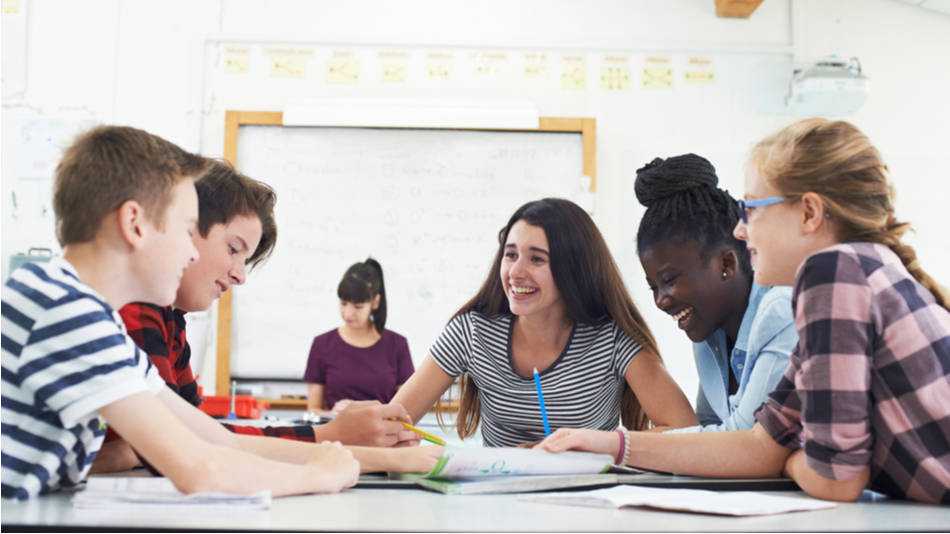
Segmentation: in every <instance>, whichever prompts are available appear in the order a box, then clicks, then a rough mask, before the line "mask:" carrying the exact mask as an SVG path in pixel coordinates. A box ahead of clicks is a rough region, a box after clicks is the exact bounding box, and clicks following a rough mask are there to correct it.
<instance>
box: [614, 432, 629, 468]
mask: <svg viewBox="0 0 950 534" xmlns="http://www.w3.org/2000/svg"><path fill="white" fill-rule="evenodd" d="M617 434H619V435H620V448H619V449H617V461H616V462H615V465H626V464H627V458H628V457H629V456H630V443H629V442H628V441H627V433H626V432H625V431H624V429H622V428H618V429H617Z"/></svg>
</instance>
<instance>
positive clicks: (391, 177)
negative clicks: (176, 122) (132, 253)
mask: <svg viewBox="0 0 950 534" xmlns="http://www.w3.org/2000/svg"><path fill="white" fill-rule="evenodd" d="M237 167H238V168H239V169H240V170H241V172H243V173H245V174H247V175H248V176H251V177H253V178H255V179H258V180H262V181H264V182H267V183H268V184H270V185H271V186H272V187H273V188H274V189H275V191H276V192H277V206H276V218H277V230H278V238H277V246H276V247H275V250H274V253H273V255H272V256H271V258H270V259H268V260H267V261H266V262H265V263H264V264H262V265H260V266H258V268H257V269H255V270H254V271H252V272H251V273H250V274H249V275H248V279H247V283H246V284H245V285H244V286H239V287H235V288H234V290H233V296H232V304H231V365H230V370H231V375H232V376H234V377H236V378H245V379H247V378H254V379H266V378H279V379H301V378H302V377H303V373H304V368H305V367H306V363H307V357H308V354H309V350H310V344H311V342H312V341H313V338H314V337H315V336H316V335H319V334H321V333H323V332H326V331H327V330H330V329H332V328H335V327H337V326H339V325H340V324H342V320H341V319H340V316H339V311H338V310H339V299H338V298H337V296H336V287H337V284H338V283H339V281H340V278H341V277H342V276H343V272H344V271H345V270H346V268H347V267H349V266H350V265H351V264H353V263H355V262H357V261H363V260H365V259H366V257H367V256H368V255H372V256H373V257H374V258H376V259H377V260H379V262H380V263H381V264H382V266H383V273H384V277H385V285H386V296H387V299H388V302H389V304H388V318H387V322H386V328H387V329H390V330H394V331H396V332H398V333H400V334H402V335H404V336H406V338H407V339H408V341H409V348H410V351H411V353H412V359H413V362H414V363H415V364H416V365H417V366H418V364H419V363H421V361H422V360H423V359H424V358H425V356H426V354H427V353H428V350H429V347H430V346H431V345H432V343H433V342H434V341H435V339H436V338H437V337H438V335H439V333H440V332H441V331H442V328H443V327H444V326H445V324H446V322H447V321H448V320H449V318H450V317H451V316H452V314H453V313H454V312H455V311H456V310H458V308H460V307H461V306H462V304H464V303H465V302H467V301H468V299H470V298H471V297H472V296H474V295H475V292H476V291H477V290H478V288H479V287H480V284H481V282H482V281H483V280H484V279H485V276H487V274H488V270H489V269H490V268H491V263H492V260H493V259H494V254H495V252H496V250H497V246H498V231H499V230H500V229H501V228H502V227H503V226H504V225H505V224H506V223H507V221H508V218H509V217H510V216H511V214H512V213H514V211H515V210H516V209H517V208H518V207H519V206H520V205H522V204H524V203H525V202H527V201H530V200H535V199H539V198H542V197H549V196H557V197H563V198H570V199H577V198H578V197H579V195H580V194H581V193H582V191H584V190H585V189H584V186H585V183H584V182H585V181H584V179H583V178H582V172H583V171H582V169H583V151H582V136H581V134H580V133H560V132H505V131H470V130H419V129H388V128H387V129H382V128H379V129H374V128H327V127H285V126H257V125H242V126H240V128H239V130H238V143H237Z"/></svg>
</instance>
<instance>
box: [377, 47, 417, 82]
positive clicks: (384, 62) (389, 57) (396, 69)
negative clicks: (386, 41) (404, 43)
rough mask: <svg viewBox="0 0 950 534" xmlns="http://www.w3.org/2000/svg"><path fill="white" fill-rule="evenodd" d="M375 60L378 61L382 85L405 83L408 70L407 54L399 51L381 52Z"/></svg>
mask: <svg viewBox="0 0 950 534" xmlns="http://www.w3.org/2000/svg"><path fill="white" fill-rule="evenodd" d="M376 59H377V60H378V61H379V64H380V68H381V69H382V72H381V78H380V79H381V80H382V81H383V83H406V80H407V79H408V77H407V75H406V72H407V71H408V68H409V54H408V53H407V52H403V51H401V50H381V51H380V52H379V53H378V54H377V55H376Z"/></svg>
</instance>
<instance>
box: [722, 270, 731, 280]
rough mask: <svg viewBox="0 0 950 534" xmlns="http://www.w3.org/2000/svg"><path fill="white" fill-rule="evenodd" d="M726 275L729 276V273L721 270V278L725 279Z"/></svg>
mask: <svg viewBox="0 0 950 534" xmlns="http://www.w3.org/2000/svg"><path fill="white" fill-rule="evenodd" d="M728 276H729V274H728V273H726V271H723V272H722V279H723V280H725V279H726V278H727V277H728Z"/></svg>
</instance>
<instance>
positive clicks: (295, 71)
mask: <svg viewBox="0 0 950 534" xmlns="http://www.w3.org/2000/svg"><path fill="white" fill-rule="evenodd" d="M263 54H264V55H265V56H269V57H270V75H271V78H303V77H304V76H306V75H307V61H308V60H309V59H310V58H312V57H313V50H312V49H309V48H277V47H273V48H265V49H264V50H263Z"/></svg>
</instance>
